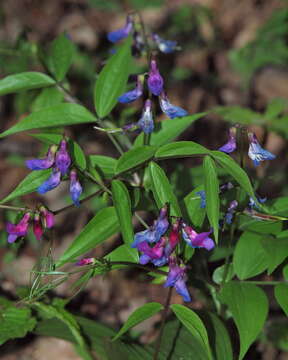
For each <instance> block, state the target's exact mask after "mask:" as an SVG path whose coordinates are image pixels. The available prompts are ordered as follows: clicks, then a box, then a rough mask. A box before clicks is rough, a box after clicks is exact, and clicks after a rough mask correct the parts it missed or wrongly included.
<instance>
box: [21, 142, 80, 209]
mask: <svg viewBox="0 0 288 360" xmlns="http://www.w3.org/2000/svg"><path fill="white" fill-rule="evenodd" d="M71 162H72V161H71V157H70V155H69V152H68V150H67V141H66V140H65V139H63V140H61V142H60V144H59V146H57V145H51V146H50V147H49V149H48V152H47V154H46V157H45V158H44V159H32V160H27V161H26V166H27V167H28V168H29V169H31V170H43V169H50V168H51V169H52V172H51V175H50V177H49V178H48V179H47V180H46V181H44V183H43V184H41V185H40V186H39V187H38V189H37V191H38V193H39V194H45V193H46V192H48V191H50V190H52V189H54V188H56V187H57V186H58V185H59V184H60V182H61V178H63V177H64V176H66V175H67V174H68V172H69V171H70V172H69V177H70V195H71V198H72V200H73V202H74V204H75V205H76V206H80V203H79V198H80V195H81V193H82V186H81V184H80V182H79V180H78V177H77V172H76V170H75V169H70V167H71Z"/></svg>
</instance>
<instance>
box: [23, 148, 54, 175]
mask: <svg viewBox="0 0 288 360" xmlns="http://www.w3.org/2000/svg"><path fill="white" fill-rule="evenodd" d="M56 151H57V145H51V146H50V147H49V149H48V152H47V155H46V157H45V158H44V159H31V160H26V166H27V167H28V168H29V169H31V170H44V169H49V168H50V167H51V166H52V165H53V164H54V161H55V154H56Z"/></svg>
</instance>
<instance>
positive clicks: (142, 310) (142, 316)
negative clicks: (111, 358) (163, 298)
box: [112, 302, 163, 341]
mask: <svg viewBox="0 0 288 360" xmlns="http://www.w3.org/2000/svg"><path fill="white" fill-rule="evenodd" d="M162 309H163V305H161V304H159V303H156V302H151V303H148V304H145V305H143V306H140V307H139V308H138V309H136V310H135V311H134V312H133V313H132V314H131V315H130V316H129V317H128V319H127V321H126V322H125V324H124V325H123V326H122V327H121V329H120V330H119V332H118V334H117V335H116V336H114V338H113V339H112V341H114V340H116V339H118V338H119V337H120V336H122V335H123V334H124V333H125V332H126V331H128V330H129V329H131V328H132V327H133V326H135V325H137V324H139V323H141V322H142V321H144V320H146V319H148V318H150V317H152V316H153V315H155V314H157V313H158V312H159V311H160V310H162Z"/></svg>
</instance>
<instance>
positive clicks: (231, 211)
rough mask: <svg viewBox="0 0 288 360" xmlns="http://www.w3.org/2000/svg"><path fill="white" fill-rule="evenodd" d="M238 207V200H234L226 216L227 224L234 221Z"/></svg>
mask: <svg viewBox="0 0 288 360" xmlns="http://www.w3.org/2000/svg"><path fill="white" fill-rule="evenodd" d="M237 206H238V201H237V200H233V201H231V203H230V205H229V207H228V209H227V213H226V214H225V221H226V223H227V224H231V223H232V220H233V216H234V213H235V210H236V208H237Z"/></svg>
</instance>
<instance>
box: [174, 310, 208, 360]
mask: <svg viewBox="0 0 288 360" xmlns="http://www.w3.org/2000/svg"><path fill="white" fill-rule="evenodd" d="M170 308H171V309H172V311H173V312H174V314H175V315H176V316H177V318H178V319H179V320H180V321H181V323H182V324H183V325H184V326H185V327H186V328H187V330H189V331H190V333H191V334H192V335H193V336H194V337H195V338H196V339H198V341H199V343H200V344H201V345H202V346H203V348H204V349H205V350H206V351H207V356H208V359H211V360H212V355H211V350H210V346H209V340H208V335H207V331H206V328H205V326H204V324H203V322H202V320H201V319H200V317H199V316H198V315H197V314H196V313H195V312H194V311H193V310H191V309H189V308H188V307H186V306H184V305H178V304H174V305H171V306H170Z"/></svg>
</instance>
